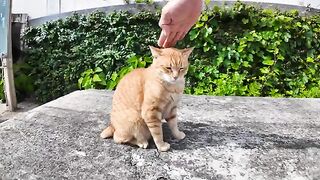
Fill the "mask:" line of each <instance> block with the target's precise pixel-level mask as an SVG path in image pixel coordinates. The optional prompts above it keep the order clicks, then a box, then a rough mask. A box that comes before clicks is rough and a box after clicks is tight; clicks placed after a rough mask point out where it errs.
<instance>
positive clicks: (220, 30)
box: [179, 3, 320, 97]
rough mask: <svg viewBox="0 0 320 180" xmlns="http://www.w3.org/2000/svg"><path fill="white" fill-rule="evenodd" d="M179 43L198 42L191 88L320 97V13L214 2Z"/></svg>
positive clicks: (189, 90)
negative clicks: (302, 12) (222, 6)
mask: <svg viewBox="0 0 320 180" xmlns="http://www.w3.org/2000/svg"><path fill="white" fill-rule="evenodd" d="M179 45H180V46H181V47H184V46H187V45H193V46H195V47H196V48H195V52H194V53H193V56H192V58H191V60H192V62H191V67H190V71H189V73H188V77H187V80H188V81H187V82H188V87H187V89H186V92H187V93H190V94H210V95H237V96H243V95H246V96H273V97H320V96H319V93H320V92H319V83H320V74H319V73H317V72H319V67H320V16H319V15H317V16H310V17H301V16H299V15H298V12H297V11H295V10H292V11H290V12H279V11H275V10H269V9H265V10H262V9H258V8H255V7H253V6H249V5H244V4H242V3H236V4H235V6H233V7H232V8H229V9H228V8H222V9H221V8H219V7H214V8H213V9H212V10H210V11H206V12H204V13H203V14H202V16H201V18H200V20H199V21H198V22H197V24H196V25H195V26H194V28H193V29H192V30H191V31H190V33H189V39H186V40H185V41H184V42H181V43H180V44H179Z"/></svg>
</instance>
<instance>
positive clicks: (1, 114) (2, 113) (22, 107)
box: [0, 98, 39, 123]
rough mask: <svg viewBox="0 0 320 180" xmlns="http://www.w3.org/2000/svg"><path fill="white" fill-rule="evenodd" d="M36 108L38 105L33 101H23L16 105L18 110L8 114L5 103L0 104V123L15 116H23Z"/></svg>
mask: <svg viewBox="0 0 320 180" xmlns="http://www.w3.org/2000/svg"><path fill="white" fill-rule="evenodd" d="M38 106H39V105H38V104H37V103H36V102H35V100H34V99H31V98H30V99H25V100H24V101H22V102H19V103H18V109H16V110H15V111H13V112H10V111H9V110H8V108H7V105H6V104H5V103H0V123H2V122H4V121H6V120H8V119H12V118H14V117H15V116H19V115H20V114H23V113H24V112H27V111H29V110H31V109H33V108H36V107H38Z"/></svg>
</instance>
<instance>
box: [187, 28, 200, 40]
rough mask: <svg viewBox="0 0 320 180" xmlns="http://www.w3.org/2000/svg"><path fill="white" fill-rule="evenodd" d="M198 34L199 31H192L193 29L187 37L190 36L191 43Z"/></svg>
mask: <svg viewBox="0 0 320 180" xmlns="http://www.w3.org/2000/svg"><path fill="white" fill-rule="evenodd" d="M199 34H200V31H198V30H194V29H193V30H191V31H190V33H189V35H190V40H191V41H193V40H195V39H196V38H197V37H198V36H199Z"/></svg>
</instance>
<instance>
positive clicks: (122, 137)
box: [113, 131, 133, 144]
mask: <svg viewBox="0 0 320 180" xmlns="http://www.w3.org/2000/svg"><path fill="white" fill-rule="evenodd" d="M132 139H133V136H132V135H128V134H124V133H121V132H119V131H115V132H114V134H113V140H114V142H116V143H118V144H125V143H129V142H130V141H131V140H132Z"/></svg>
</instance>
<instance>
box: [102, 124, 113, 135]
mask: <svg viewBox="0 0 320 180" xmlns="http://www.w3.org/2000/svg"><path fill="white" fill-rule="evenodd" d="M113 133H114V127H113V126H112V125H111V124H110V125H109V126H108V127H107V128H106V129H104V130H103V131H102V133H101V134H100V137H102V138H110V137H112V136H113Z"/></svg>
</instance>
